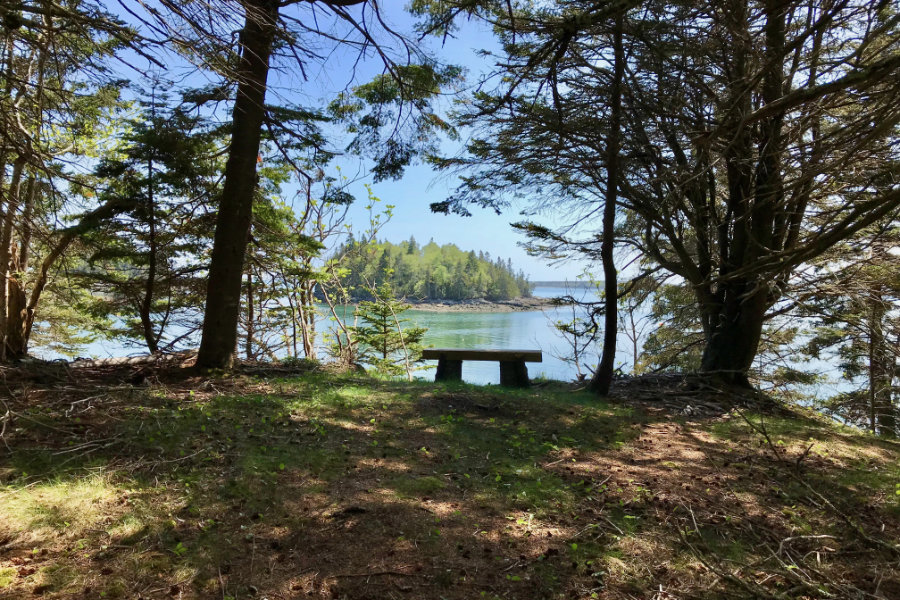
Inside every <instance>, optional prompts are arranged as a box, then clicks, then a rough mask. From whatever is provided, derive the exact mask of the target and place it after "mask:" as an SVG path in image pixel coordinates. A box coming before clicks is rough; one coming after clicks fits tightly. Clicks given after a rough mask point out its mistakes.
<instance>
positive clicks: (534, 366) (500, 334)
mask: <svg viewBox="0 0 900 600" xmlns="http://www.w3.org/2000/svg"><path fill="white" fill-rule="evenodd" d="M565 294H566V290H565V289H563V288H551V287H539V288H535V290H534V295H535V296H538V297H541V298H552V297H557V296H562V295H565ZM574 295H575V297H576V298H579V299H594V297H593V296H591V295H590V291H589V290H584V289H581V290H575V292H574ZM404 317H406V318H408V319H409V320H410V321H411V322H412V323H415V324H416V325H417V326H419V327H427V328H428V332H427V333H426V334H425V339H424V343H425V345H426V346H433V347H435V348H466V349H478V350H482V349H485V350H486V349H493V350H541V351H542V353H543V362H540V363H527V367H528V374H529V376H530V377H531V378H535V377H546V378H549V379H559V380H563V381H567V380H572V379H575V377H576V375H577V372H578V371H577V369H576V367H575V365H574V364H573V363H572V362H571V361H567V360H563V358H562V357H566V356H570V355H571V353H572V352H571V346H570V345H569V344H567V343H566V341H565V340H564V339H563V337H562V336H561V334H560V333H559V332H558V331H557V330H556V328H555V327H554V326H553V323H554V322H555V321H557V320H569V319H571V309H566V308H556V307H549V308H545V309H544V310H535V311H521V312H479V313H467V312H449V313H448V312H431V311H427V310H410V311H409V312H408V313H406V314H405V315H404ZM598 350H599V349H598V348H594V349H592V350H591V351H590V352H589V354H588V355H587V356H586V357H585V360H586V361H587V363H589V365H588V366H589V367H593V366H594V365H596V363H597V362H598V361H599V357H598V356H597V352H598ZM628 356H629V355H628V352H627V350H626V349H625V348H624V347H623V348H620V351H619V354H618V355H617V357H616V364H617V365H618V364H620V363H621V364H625V363H628V364H630V358H628ZM424 364H425V365H427V369H426V370H423V371H419V372H418V373H417V376H419V377H426V378H431V377H434V369H435V368H436V366H437V361H425V363H424ZM589 372H590V371H589V370H588V369H587V368H586V367H585V365H582V373H589ZM463 381H467V382H469V383H478V384H487V383H493V384H496V383H499V382H500V365H499V363H496V362H477V361H465V362H463Z"/></svg>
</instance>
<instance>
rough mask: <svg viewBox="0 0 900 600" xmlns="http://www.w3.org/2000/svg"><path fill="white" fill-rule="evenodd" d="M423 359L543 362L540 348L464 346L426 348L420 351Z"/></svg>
mask: <svg viewBox="0 0 900 600" xmlns="http://www.w3.org/2000/svg"><path fill="white" fill-rule="evenodd" d="M422 358H424V359H425V360H440V359H442V358H443V359H447V360H480V361H498V362H499V361H505V360H508V361H523V362H543V358H542V354H541V351H540V350H468V349H465V348H428V349H426V350H423V351H422Z"/></svg>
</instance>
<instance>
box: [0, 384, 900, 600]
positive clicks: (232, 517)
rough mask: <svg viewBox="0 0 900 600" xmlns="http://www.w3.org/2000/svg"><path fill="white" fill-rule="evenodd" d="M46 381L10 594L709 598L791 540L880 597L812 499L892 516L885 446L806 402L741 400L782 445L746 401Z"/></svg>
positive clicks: (13, 480)
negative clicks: (669, 402)
mask: <svg viewBox="0 0 900 600" xmlns="http://www.w3.org/2000/svg"><path fill="white" fill-rule="evenodd" d="M110 385H111V386H112V387H115V386H118V385H119V384H118V383H116V384H110ZM54 393H57V392H54V391H53V390H52V389H48V390H45V391H44V392H42V394H43V395H42V396H41V398H42V402H41V403H40V406H38V405H35V406H30V405H28V404H27V403H25V402H24V401H23V402H22V403H20V404H19V405H16V406H14V407H13V410H15V411H16V412H17V413H18V414H23V415H25V416H28V417H29V418H31V417H34V419H32V420H22V421H20V422H19V423H18V424H17V426H18V429H16V431H15V434H14V435H12V436H10V435H8V436H7V441H8V442H9V443H10V448H11V450H12V453H11V454H10V455H9V456H8V457H7V458H6V459H4V462H3V464H0V476H2V481H3V484H2V487H0V494H3V496H2V502H0V544H3V545H2V546H0V547H2V548H3V550H4V555H3V558H0V587H3V588H4V592H5V593H6V590H10V591H9V594H12V597H28V596H30V595H34V594H35V593H39V594H41V595H43V596H44V597H49V598H70V597H82V596H85V595H86V596H88V597H101V596H102V597H109V598H114V597H121V598H127V597H137V596H139V595H142V594H144V595H146V590H158V591H159V593H158V594H157V595H162V596H165V595H168V596H170V597H182V598H222V597H231V598H244V597H251V596H256V597H260V596H272V597H295V596H296V597H300V596H302V597H311V598H334V597H338V598H341V597H346V598H362V597H373V595H374V596H376V597H388V596H390V595H391V594H394V595H398V597H399V596H403V597H409V598H431V597H435V593H436V592H435V588H437V590H438V592H437V593H438V595H440V596H442V597H445V598H448V599H450V600H462V599H463V598H471V597H494V596H495V597H498V598H515V597H529V598H531V597H534V598H563V597H565V598H568V597H585V598H590V597H594V596H592V594H596V597H598V598H606V597H608V598H619V597H628V596H629V595H630V596H632V597H651V596H653V594H656V593H658V592H659V590H660V588H662V589H664V590H667V591H669V592H670V593H671V594H673V595H675V596H677V597H681V596H682V595H685V596H687V595H692V596H694V597H698V598H709V599H710V600H712V599H713V598H718V597H722V595H723V594H725V593H734V592H735V590H734V589H733V588H730V587H729V584H728V582H727V581H723V580H720V579H716V578H714V577H712V576H711V575H710V573H711V571H710V570H709V569H708V568H707V567H702V565H703V564H711V565H713V566H716V568H721V569H727V570H729V572H735V573H739V574H741V573H742V569H743V568H744V567H743V566H742V565H745V564H746V565H750V564H752V565H754V568H755V569H761V570H762V571H765V570H766V569H772V570H775V571H777V570H778V569H781V571H779V572H778V575H777V576H773V577H772V578H770V579H769V580H766V581H771V582H772V583H771V584H769V583H767V584H766V585H768V586H769V587H768V588H767V589H768V590H769V591H773V592H778V593H782V592H784V591H785V590H786V589H788V588H787V587H784V585H786V584H784V585H783V584H782V582H784V581H787V579H785V578H790V577H791V574H790V573H789V572H785V571H784V569H783V568H782V567H780V566H779V564H778V563H777V561H773V560H772V559H771V557H772V555H773V551H772V548H775V549H777V548H778V546H779V543H780V542H781V540H784V539H787V538H791V539H792V540H793V541H791V542H788V543H787V545H786V546H783V547H782V550H781V555H779V556H778V559H779V560H780V561H781V564H790V563H788V562H787V561H788V559H790V560H792V561H795V562H797V561H800V564H802V561H804V560H817V559H816V558H815V557H816V553H817V552H818V554H819V557H820V558H819V559H818V560H819V561H821V562H820V563H817V564H816V566H815V568H816V569H817V570H819V571H820V572H823V573H828V575H829V577H830V578H832V580H833V581H834V582H837V584H835V585H845V586H847V585H852V586H856V587H858V588H859V589H866V590H867V591H868V592H869V593H872V592H873V590H869V589H868V588H865V586H867V585H870V583H867V582H872V581H877V578H875V577H874V576H873V573H874V572H875V570H878V572H879V573H887V572H889V571H885V570H879V569H881V567H882V566H884V565H885V564H887V563H886V562H885V560H884V556H882V555H881V554H880V552H882V550H883V549H882V550H878V549H871V548H868V547H866V546H864V540H863V539H862V538H860V537H858V536H854V534H853V531H852V530H849V529H848V528H847V526H846V524H845V523H844V522H843V521H841V520H840V519H839V518H838V517H837V516H835V515H834V514H831V513H829V512H828V511H827V510H826V509H825V506H826V505H825V504H824V503H823V502H822V501H821V500H819V499H817V498H818V497H817V496H814V494H816V493H821V494H824V493H827V494H828V498H830V499H831V500H830V501H833V502H834V504H835V506H837V507H838V508H839V509H843V510H845V511H846V513H847V514H850V515H852V516H853V518H854V519H856V521H854V523H855V524H856V525H858V526H859V527H860V528H862V529H863V530H864V531H867V532H870V533H871V535H879V536H885V537H886V538H887V539H890V536H892V535H896V534H898V533H900V531H898V530H900V527H898V526H897V522H896V521H897V520H896V514H897V513H896V507H897V504H898V502H897V499H896V497H895V495H894V494H893V492H894V491H895V489H900V488H897V487H896V485H897V483H900V461H898V458H900V451H898V447H897V445H896V444H892V443H883V442H880V441H875V440H872V439H871V438H870V437H869V436H866V435H864V434H859V433H856V432H851V431H849V430H846V429H842V428H835V427H830V426H828V425H827V424H825V423H822V422H819V421H817V420H815V419H806V418H799V419H797V420H796V427H792V424H794V421H793V420H792V419H790V418H786V417H780V418H774V417H769V416H765V417H759V416H756V417H753V418H755V419H760V418H762V419H763V422H764V423H765V425H766V427H767V429H766V431H767V432H768V433H769V435H770V437H771V438H772V439H773V441H775V443H776V448H778V449H779V451H778V452H777V453H773V452H771V451H770V449H769V448H768V447H767V445H766V444H760V441H761V437H762V436H760V435H759V432H758V431H755V430H754V428H752V427H750V426H749V425H748V424H747V423H746V422H744V421H742V420H741V419H739V418H734V417H732V418H730V419H726V420H722V421H714V422H708V423H702V424H690V425H688V424H686V423H683V422H681V421H676V420H673V419H671V418H670V417H669V416H667V415H664V414H656V415H655V416H650V415H648V414H646V413H643V412H641V411H640V410H637V409H635V408H632V407H630V406H629V405H628V404H627V403H625V402H622V403H608V402H599V401H598V400H597V399H596V398H595V397H593V396H592V395H590V394H587V393H584V392H576V391H573V390H572V388H571V387H569V386H567V385H563V384H557V383H552V382H549V383H545V384H542V385H541V387H540V388H532V389H527V390H508V389H502V388H498V387H496V386H486V387H477V386H468V385H465V384H454V385H447V386H440V385H435V384H433V383H430V382H397V381H386V380H377V379H368V378H365V377H361V376H358V375H324V374H312V375H307V376H304V377H302V378H296V379H285V378H283V379H278V380H265V379H260V378H234V379H222V380H217V381H213V382H207V381H204V380H191V379H187V380H179V381H177V382H175V383H168V384H166V385H162V384H160V385H154V386H151V387H149V388H146V389H139V388H135V389H134V390H133V391H131V392H129V393H127V394H122V392H121V391H120V389H119V388H116V391H115V392H112V391H111V392H110V394H109V396H108V397H103V400H102V401H100V402H99V403H98V404H97V405H96V406H94V407H92V408H91V410H89V411H85V412H84V413H81V414H78V415H73V414H68V413H67V409H68V407H69V406H71V401H72V398H71V397H70V396H69V395H70V394H71V390H70V389H68V388H67V389H65V390H59V392H58V394H59V396H58V397H59V398H60V399H61V400H58V401H56V402H54V398H55V397H56V396H54V395H53V394H54ZM89 394H90V395H93V396H95V397H96V396H97V394H98V392H97V386H96V385H92V386H91V387H90V388H89V391H85V393H84V396H85V397H88V396H89ZM101 396H102V395H101ZM63 398H64V399H63ZM620 400H621V399H620ZM85 405H87V403H85ZM54 407H55V408H54ZM778 440H780V441H781V443H780V444H779V443H778ZM809 444H813V448H812V449H811V450H810V452H808V453H807V454H806V455H803V456H802V460H801V461H800V464H799V466H798V464H797V458H798V457H801V455H802V453H803V451H804V449H805V448H807V447H808V445H809ZM797 473H802V474H803V479H802V481H800V480H798V479H797V478H796V477H795V475H796V474H797ZM806 485H809V486H812V490H810V489H808V488H807V487H804V486H806ZM810 498H812V499H813V500H814V502H813V501H810ZM850 507H855V508H850ZM860 507H864V509H863V508H860ZM882 531H883V533H882ZM815 536H833V537H834V538H836V539H838V540H840V542H838V541H831V538H827V539H828V540H829V541H827V542H823V541H817V540H822V539H826V538H821V537H818V538H817V537H815ZM861 540H862V541H861ZM816 544H818V545H816ZM863 547H866V548H867V550H866V552H859V551H858V550H859V549H860V548H863ZM823 548H828V549H827V550H826V549H823ZM844 549H846V550H847V552H846V554H844V553H843V552H844ZM376 550H377V551H376ZM809 557H812V558H809ZM701 559H702V560H701ZM703 561H706V563H704V562H703ZM698 565H701V566H698ZM747 573H748V574H749V573H750V571H747ZM753 573H756V571H754V572H753ZM748 580H751V581H761V580H764V578H763V577H759V576H757V575H755V574H754V575H753V576H752V577H750V576H749V575H748ZM892 581H893V580H892V579H891V577H890V576H885V577H884V578H882V580H881V584H880V585H881V586H882V588H881V589H882V591H884V590H890V589H891V588H890V586H891V585H892ZM898 585H900V582H898ZM773 586H774V587H773ZM778 586H782V587H778ZM726 588H728V589H727V590H726ZM842 589H843V590H846V589H849V588H840V587H834V588H833V589H832V590H831V593H835V594H837V595H838V597H840V594H839V593H838V592H840V591H841V590H842ZM85 590H89V591H88V592H86V591H85ZM698 590H700V591H698ZM737 591H738V592H739V591H740V590H737ZM743 591H745V592H746V590H743ZM482 592H485V593H484V594H482Z"/></svg>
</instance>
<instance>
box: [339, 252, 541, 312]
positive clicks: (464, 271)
mask: <svg viewBox="0 0 900 600" xmlns="http://www.w3.org/2000/svg"><path fill="white" fill-rule="evenodd" d="M336 256H344V257H345V259H344V260H345V261H346V262H345V265H346V267H347V271H349V272H348V273H347V274H346V278H345V280H344V283H345V285H346V286H347V287H348V289H349V291H350V294H351V295H352V296H353V297H354V298H356V299H368V298H369V297H370V296H371V293H370V291H369V290H371V289H374V287H376V286H378V285H381V284H382V283H385V282H386V283H389V284H391V286H392V287H393V290H394V294H395V295H396V296H397V297H406V298H408V299H410V300H466V299H470V298H486V299H488V300H510V299H513V298H522V297H529V296H531V290H532V287H533V286H532V284H531V283H530V282H529V281H528V278H527V277H526V275H525V273H523V272H522V271H521V270H520V271H518V272H516V270H515V269H514V267H513V264H512V261H511V260H504V259H502V258H496V259H492V258H491V256H490V254H488V253H486V252H478V253H477V254H476V253H475V252H474V251H469V252H466V251H464V250H461V249H460V248H459V247H457V246H456V245H455V244H445V245H443V246H438V245H437V244H436V243H434V240H432V241H430V242H429V243H427V244H425V245H424V246H420V245H419V244H418V243H417V242H416V240H415V238H413V237H411V238H409V241H406V242H400V243H399V244H392V243H390V242H386V241H385V242H379V241H376V242H369V243H361V242H358V241H356V240H353V239H351V240H350V242H348V243H347V244H345V245H343V246H342V247H340V248H338V250H337V252H336Z"/></svg>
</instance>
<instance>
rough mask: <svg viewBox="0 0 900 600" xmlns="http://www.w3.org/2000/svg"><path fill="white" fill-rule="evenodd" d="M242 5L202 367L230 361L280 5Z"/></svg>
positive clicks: (257, 1)
mask: <svg viewBox="0 0 900 600" xmlns="http://www.w3.org/2000/svg"><path fill="white" fill-rule="evenodd" d="M244 6H245V11H246V15H245V21H244V28H243V29H242V30H241V34H240V47H241V61H240V66H239V74H240V75H239V76H240V80H239V81H238V91H237V98H236V99H235V104H234V113H233V116H232V125H231V148H230V149H229V154H228V162H227V163H226V165H225V184H224V187H223V190H222V199H221V201H220V203H219V210H218V215H217V217H216V232H215V237H214V240H213V250H212V258H211V260H210V265H209V282H208V284H207V290H206V311H205V312H204V315H203V334H202V338H201V341H200V350H199V353H198V355H197V366H198V367H199V368H201V369H227V368H230V367H231V366H232V364H233V361H234V352H235V349H236V346H237V331H238V319H239V317H240V306H241V280H242V278H243V273H244V257H245V254H246V250H247V242H248V240H249V236H250V222H251V219H252V213H253V197H254V194H255V192H256V184H257V182H256V163H257V159H258V156H259V142H260V133H261V129H262V125H263V120H264V118H265V112H266V109H265V96H266V79H267V77H268V73H269V59H270V57H271V54H272V44H273V41H274V39H275V28H276V23H275V20H276V18H277V16H278V2H276V1H274V0H251V1H248V2H246V3H245V4H244Z"/></svg>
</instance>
